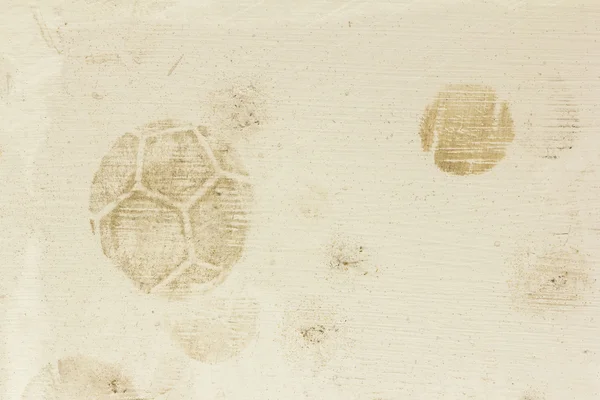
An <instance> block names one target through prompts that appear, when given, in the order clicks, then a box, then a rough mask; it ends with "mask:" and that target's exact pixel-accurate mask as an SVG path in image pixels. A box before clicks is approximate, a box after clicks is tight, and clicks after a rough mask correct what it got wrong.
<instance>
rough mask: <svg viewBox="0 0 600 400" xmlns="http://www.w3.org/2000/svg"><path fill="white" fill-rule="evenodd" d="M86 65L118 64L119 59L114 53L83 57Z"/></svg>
mask: <svg viewBox="0 0 600 400" xmlns="http://www.w3.org/2000/svg"><path fill="white" fill-rule="evenodd" d="M85 62H86V64H120V63H121V62H122V61H121V57H120V56H119V55H118V54H116V53H100V54H91V55H89V56H85Z"/></svg>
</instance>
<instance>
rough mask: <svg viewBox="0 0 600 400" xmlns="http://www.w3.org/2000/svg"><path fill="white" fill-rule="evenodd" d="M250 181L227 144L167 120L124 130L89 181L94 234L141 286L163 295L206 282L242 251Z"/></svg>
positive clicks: (204, 286) (206, 286) (214, 280)
mask: <svg viewBox="0 0 600 400" xmlns="http://www.w3.org/2000/svg"><path fill="white" fill-rule="evenodd" d="M252 195H253V194H252V187H251V185H250V184H249V182H248V178H247V173H246V171H245V170H244V168H243V167H242V166H241V164H240V163H239V161H238V158H237V157H236V155H235V153H234V151H233V149H232V148H231V147H229V146H228V145H227V144H226V143H223V142H222V141H220V140H219V139H218V138H217V137H215V136H213V135H211V134H210V132H209V131H208V129H207V128H205V127H202V126H200V127H194V126H192V125H189V124H184V123H181V122H179V121H174V120H162V121H157V122H154V123H151V124H147V125H145V126H143V127H141V128H139V129H138V130H137V131H136V132H133V133H126V134H125V135H123V136H121V137H120V138H119V139H118V140H117V142H116V143H115V144H114V146H113V147H112V149H111V150H110V151H109V152H108V153H107V154H106V155H105V156H104V158H103V159H102V161H101V164H100V168H99V169H98V171H97V172H96V174H95V176H94V179H93V182H92V188H91V197H90V211H91V212H92V215H93V217H92V219H91V221H90V222H91V225H92V230H93V232H94V234H95V233H96V232H99V236H100V242H101V246H102V250H103V252H104V254H105V255H106V256H107V257H108V258H110V259H111V260H112V261H113V262H114V263H115V264H116V265H117V266H118V267H119V268H120V269H121V270H122V271H123V272H124V273H125V274H126V275H127V276H128V277H129V278H130V279H131V280H132V281H133V282H135V284H136V285H137V286H139V288H140V289H142V290H143V291H145V292H148V293H157V294H160V295H165V296H167V297H177V296H184V295H186V294H189V293H190V292H202V291H205V290H210V289H211V288H213V287H214V286H216V285H217V284H218V283H220V282H222V281H223V279H224V278H225V276H226V275H227V273H228V272H229V271H230V269H231V268H232V266H233V265H234V264H235V263H236V262H237V261H238V260H239V259H240V258H241V256H242V252H243V248H244V243H245V239H246V235H247V231H248V210H249V206H250V203H251V200H252Z"/></svg>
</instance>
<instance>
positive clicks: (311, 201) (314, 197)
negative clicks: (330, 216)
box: [297, 185, 329, 220]
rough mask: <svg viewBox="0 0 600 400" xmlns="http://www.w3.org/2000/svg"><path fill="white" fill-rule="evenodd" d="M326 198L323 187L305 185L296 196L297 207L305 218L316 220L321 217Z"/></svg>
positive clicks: (327, 197)
mask: <svg viewBox="0 0 600 400" xmlns="http://www.w3.org/2000/svg"><path fill="white" fill-rule="evenodd" d="M328 199H329V195H328V193H327V190H326V189H325V188H323V187H321V186H317V185H307V186H306V187H304V188H303V189H302V190H301V192H300V194H299V196H298V198H297V201H298V209H299V210H300V213H301V214H302V215H303V216H304V217H305V218H308V219H312V220H316V219H319V218H322V217H323V214H324V212H325V210H326V207H327V202H328Z"/></svg>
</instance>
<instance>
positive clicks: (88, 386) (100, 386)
mask: <svg viewBox="0 0 600 400" xmlns="http://www.w3.org/2000/svg"><path fill="white" fill-rule="evenodd" d="M83 398H85V399H88V400H108V399H111V400H113V399H114V400H141V397H139V395H138V394H137V393H136V390H135V388H134V387H133V384H132V381H131V379H130V378H129V377H128V376H126V375H125V374H124V372H123V371H121V369H120V368H119V367H118V366H116V365H112V364H108V363H104V362H101V361H98V360H95V359H93V358H89V357H84V356H74V357H66V358H63V359H60V360H58V361H57V362H56V363H52V364H48V365H46V366H45V367H44V368H42V369H41V370H40V371H39V373H38V374H37V375H36V376H34V377H33V378H32V379H31V380H30V382H29V384H28V385H27V387H26V388H25V391H24V393H23V396H22V399H23V400H73V399H83Z"/></svg>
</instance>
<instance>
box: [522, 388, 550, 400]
mask: <svg viewBox="0 0 600 400" xmlns="http://www.w3.org/2000/svg"><path fill="white" fill-rule="evenodd" d="M545 398H546V396H545V395H544V394H543V393H541V392H540V391H537V390H533V389H530V390H528V391H526V392H525V393H524V394H523V396H521V398H520V400H544V399H545Z"/></svg>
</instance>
